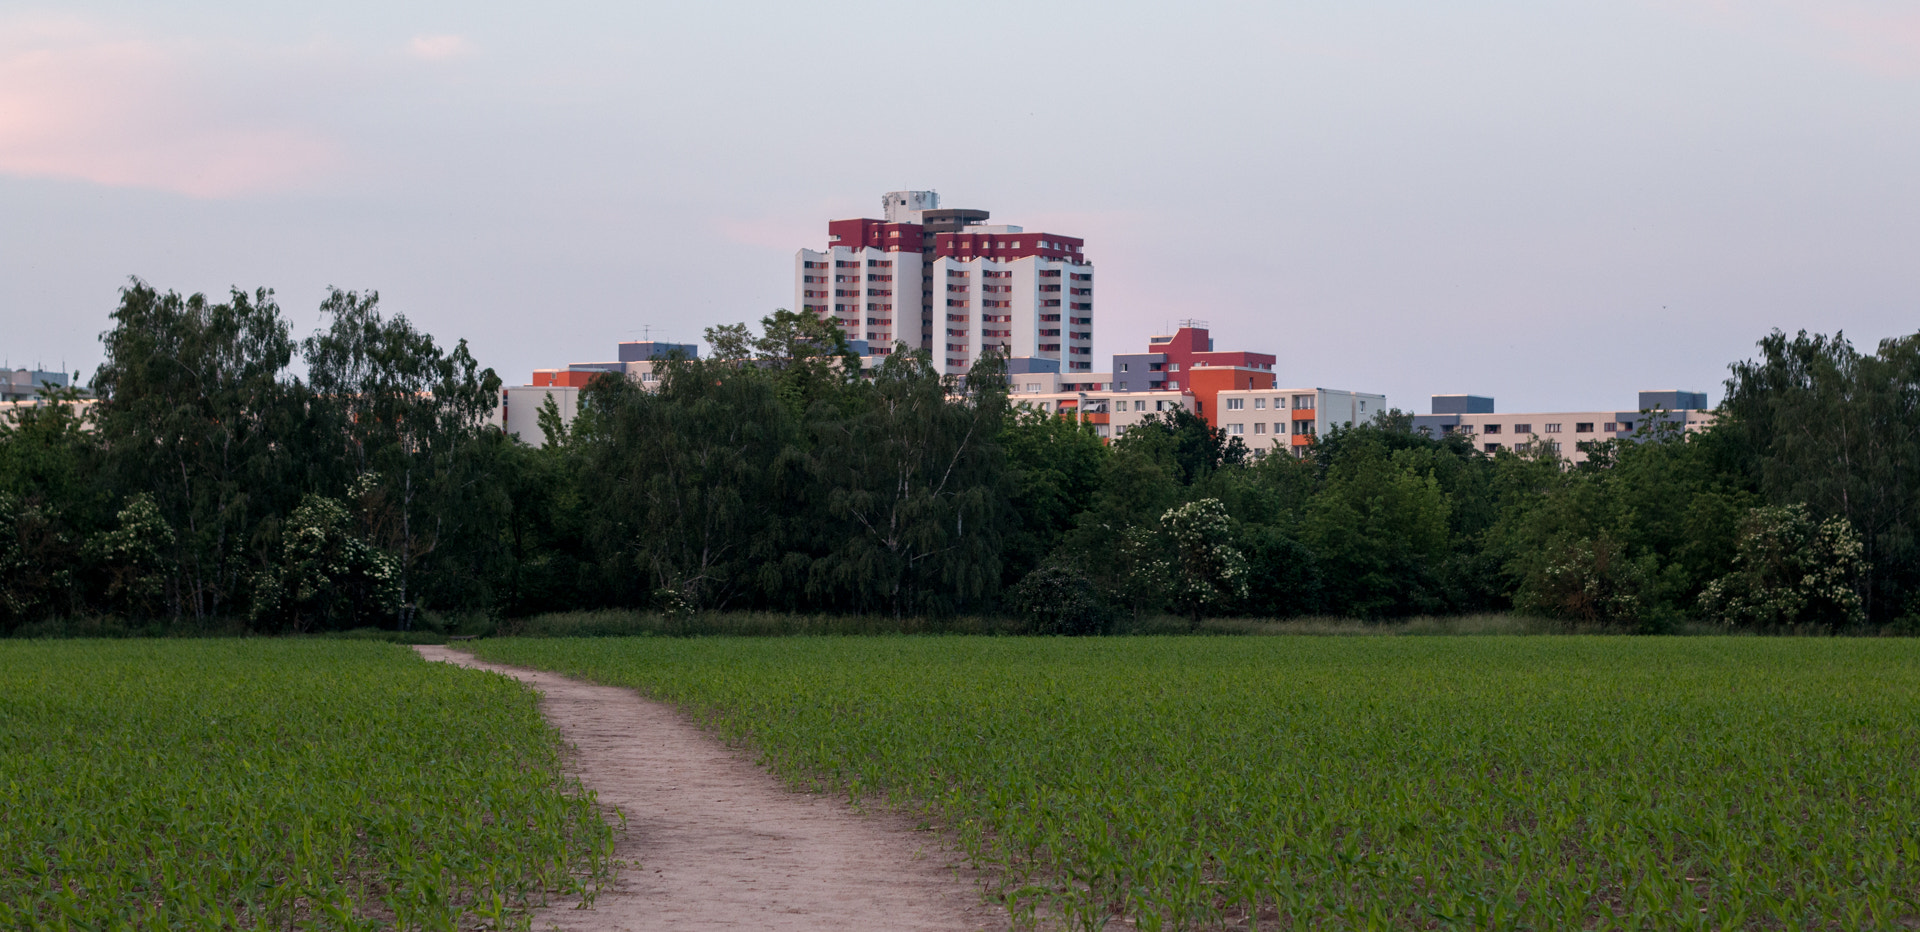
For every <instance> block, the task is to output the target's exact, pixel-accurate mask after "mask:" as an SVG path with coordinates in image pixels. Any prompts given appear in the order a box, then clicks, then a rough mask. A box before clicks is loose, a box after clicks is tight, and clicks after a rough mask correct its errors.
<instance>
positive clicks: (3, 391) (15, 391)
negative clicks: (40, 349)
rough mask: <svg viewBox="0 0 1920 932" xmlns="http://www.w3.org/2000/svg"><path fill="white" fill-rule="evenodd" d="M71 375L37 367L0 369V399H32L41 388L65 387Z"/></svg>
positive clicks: (38, 393)
mask: <svg viewBox="0 0 1920 932" xmlns="http://www.w3.org/2000/svg"><path fill="white" fill-rule="evenodd" d="M70 378H71V376H69V375H67V373H65V372H44V371H41V370H39V369H14V370H11V371H6V370H0V401H32V400H33V399H35V398H38V397H39V396H40V389H42V388H66V387H67V386H68V385H69V384H71V383H70V382H69V379H70Z"/></svg>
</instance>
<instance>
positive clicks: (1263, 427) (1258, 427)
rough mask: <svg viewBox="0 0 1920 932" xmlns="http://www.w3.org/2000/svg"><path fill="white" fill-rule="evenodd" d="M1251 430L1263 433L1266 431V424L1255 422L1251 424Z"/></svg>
mask: <svg viewBox="0 0 1920 932" xmlns="http://www.w3.org/2000/svg"><path fill="white" fill-rule="evenodd" d="M1253 432H1254V433H1256V434H1264V433H1266V432H1267V425H1265V424H1255V425H1253Z"/></svg>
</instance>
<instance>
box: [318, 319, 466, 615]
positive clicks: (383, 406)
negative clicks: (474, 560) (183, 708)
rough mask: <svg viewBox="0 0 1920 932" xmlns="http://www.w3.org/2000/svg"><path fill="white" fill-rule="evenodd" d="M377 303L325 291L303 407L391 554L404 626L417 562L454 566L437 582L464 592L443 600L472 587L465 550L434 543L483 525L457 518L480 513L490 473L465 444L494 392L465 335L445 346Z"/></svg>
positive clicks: (372, 533)
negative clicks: (319, 421) (334, 448)
mask: <svg viewBox="0 0 1920 932" xmlns="http://www.w3.org/2000/svg"><path fill="white" fill-rule="evenodd" d="M379 303H380V296H379V294H378V293H375V292H369V293H367V294H366V295H364V296H363V295H360V294H358V293H356V292H351V291H341V290H339V289H337V288H335V289H330V290H329V293H328V295H327V298H326V300H325V301H323V302H322V303H321V305H320V310H321V313H323V314H326V315H328V316H329V317H330V318H331V320H330V322H329V324H328V327H327V329H325V330H323V331H320V332H318V333H315V334H314V335H313V336H311V337H309V338H308V339H307V340H306V341H305V342H304V343H303V344H302V349H303V350H304V353H305V358H306V362H307V370H308V378H309V380H310V382H311V385H312V388H313V392H314V394H315V396H316V401H315V404H314V405H313V409H314V411H315V413H316V414H320V413H322V412H325V413H326V414H330V415H331V418H330V419H325V422H326V423H327V427H328V429H329V430H330V432H331V433H332V434H333V435H334V436H337V437H339V438H341V439H342V440H343V441H344V444H345V452H346V454H347V455H346V458H345V459H346V463H347V465H348V466H349V467H350V469H351V474H350V475H349V476H346V477H342V479H344V480H345V481H347V482H354V483H359V485H358V488H360V489H361V492H360V493H359V495H360V497H361V499H362V501H360V502H359V505H360V507H361V511H362V513H363V514H364V515H366V521H367V522H368V524H369V527H368V528H367V533H368V536H369V539H371V540H373V541H376V542H377V543H378V545H379V546H381V547H382V548H383V549H385V550H386V551H387V552H389V553H391V554H394V555H395V557H396V559H397V563H398V566H399V578H398V581H397V585H398V598H399V601H400V604H401V605H402V606H405V607H408V608H409V612H408V613H407V614H403V615H402V616H401V618H402V626H403V627H404V626H405V623H406V620H407V618H408V617H409V615H410V613H411V611H410V609H411V606H412V605H413V603H414V602H415V601H417V600H418V598H419V595H420V593H419V591H418V590H419V586H418V585H417V584H416V583H415V577H416V575H417V573H418V567H419V566H420V565H421V564H422V563H423V562H425V561H432V560H434V559H435V558H436V557H449V558H451V559H450V560H448V561H447V562H449V563H451V564H453V565H452V566H447V567H445V569H446V570H447V572H442V573H441V574H439V575H440V578H442V579H446V580H449V581H452V580H455V579H460V578H461V577H463V576H465V579H466V583H467V584H466V585H463V586H450V587H448V590H449V591H447V592H445V593H444V594H446V595H448V596H449V597H450V600H455V601H457V600H460V599H461V596H460V594H459V593H460V590H461V589H465V590H468V591H472V590H474V589H477V588H479V587H477V586H474V585H472V582H473V577H471V576H467V575H465V574H462V573H460V572H458V569H463V568H464V569H471V568H472V567H471V562H470V559H469V558H468V555H467V554H464V553H445V554H443V553H442V552H441V548H442V547H443V546H445V545H447V544H448V543H449V542H455V541H457V542H459V543H458V544H456V545H455V546H454V547H452V548H450V549H452V550H454V551H461V550H469V549H472V548H475V547H478V546H480V543H479V542H480V540H482V539H483V538H484V537H485V535H487V534H488V533H491V532H492V530H493V529H491V528H485V527H471V526H469V525H468V523H467V521H466V520H465V519H467V518H469V517H472V516H476V515H480V514H484V513H485V511H484V509H477V508H476V507H474V505H475V502H474V498H475V497H476V493H478V492H479V489H480V486H482V485H483V484H484V483H485V482H486V481H488V479H489V478H490V477H488V476H486V475H485V474H483V473H481V472H479V471H478V470H476V469H474V468H473V455H472V450H471V447H472V446H473V444H474V443H475V442H476V440H477V438H478V436H479V433H480V426H481V422H482V420H483V419H484V418H485V416H486V415H487V413H488V412H490V411H492V410H493V407H494V405H495V404H496V402H497V400H498V398H499V396H500V379H499V377H498V376H496V375H495V374H494V372H493V370H492V369H482V368H481V367H480V366H479V364H478V363H477V362H476V361H475V360H474V358H473V356H472V354H471V353H469V352H468V350H467V344H466V341H465V340H462V341H460V342H459V343H458V344H457V345H456V346H455V347H454V349H453V350H452V351H451V352H446V351H443V350H441V349H440V347H439V345H438V344H437V343H435V342H434V339H433V337H432V336H431V335H429V334H426V333H423V332H421V331H419V330H416V329H414V327H413V325H412V324H411V323H410V322H409V321H408V320H407V318H406V316H405V315H398V314H397V315H394V316H392V317H384V316H382V315H381V313H380V311H379ZM368 478H370V479H371V480H372V481H371V482H362V481H361V480H363V479H368ZM336 481H340V480H336ZM343 484H344V483H343ZM462 564H467V565H466V566H462ZM476 595H477V594H476Z"/></svg>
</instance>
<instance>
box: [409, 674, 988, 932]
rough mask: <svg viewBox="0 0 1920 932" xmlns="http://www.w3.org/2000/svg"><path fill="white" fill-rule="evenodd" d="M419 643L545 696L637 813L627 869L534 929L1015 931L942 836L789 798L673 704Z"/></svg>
mask: <svg viewBox="0 0 1920 932" xmlns="http://www.w3.org/2000/svg"><path fill="white" fill-rule="evenodd" d="M414 649H415V650H418V651H419V652H420V655H421V656H423V657H425V658H427V659H428V660H440V661H446V662H449V663H456V664H460V665H462V666H467V667H473V668H475V669H480V670H492V671H495V672H497V673H505V674H507V675H508V676H512V677H515V678H517V679H520V680H522V681H524V682H527V683H530V684H532V685H533V686H534V688H536V689H538V690H540V692H541V693H542V698H541V702H540V707H541V710H542V711H543V712H544V713H545V714H546V716H547V720H548V721H550V722H552V723H553V724H554V727H556V728H558V729H559V730H560V733H561V734H562V735H564V736H565V737H566V740H567V741H568V742H570V743H571V744H573V745H575V746H576V747H577V748H578V754H577V755H576V756H575V758H574V760H573V763H574V766H575V767H576V768H577V772H578V775H579V777H580V779H581V780H582V781H583V782H585V783H586V785H587V786H588V787H591V788H592V789H594V790H595V791H597V792H598V793H599V795H600V801H601V802H602V803H603V804H606V805H610V806H618V807H619V808H620V810H621V811H622V812H624V813H626V816H627V833H626V835H625V836H624V837H623V838H622V840H621V841H620V843H619V852H618V856H619V857H620V858H622V859H624V860H625V861H627V862H628V864H629V865H630V866H629V867H628V869H627V870H625V871H623V872H621V875H620V878H619V879H618V881H616V882H615V884H614V886H613V888H612V889H611V890H609V891H607V892H605V893H603V894H601V896H600V898H599V899H598V900H597V901H595V903H594V906H593V908H592V909H587V910H575V909H568V908H564V907H563V908H558V909H549V910H544V911H542V912H541V913H539V914H538V915H536V916H535V917H534V921H533V927H534V928H535V929H549V928H553V927H556V926H557V927H559V928H561V929H581V930H593V932H612V930H629V932H641V930H646V932H654V930H682V929H685V930H696V929H697V930H709V929H756V930H768V932H786V930H801V929H821V930H833V932H864V930H868V929H873V930H900V932H912V930H928V932H932V930H942V932H947V930H952V932H972V930H980V929H1004V928H1006V927H1007V920H1006V913H1005V912H1004V911H1003V910H1001V909H999V908H997V907H992V906H988V905H986V904H983V903H982V902H981V901H980V897H979V894H978V893H977V892H976V890H977V887H976V886H975V884H976V880H975V878H974V875H973V874H971V873H970V872H969V871H968V870H967V869H966V868H965V867H964V865H961V864H960V863H959V859H958V858H957V857H956V856H954V855H953V854H952V852H951V851H949V850H948V849H947V848H945V847H944V846H943V845H942V844H941V842H940V839H939V838H938V837H936V836H934V835H932V834H930V833H923V832H913V831H910V830H909V827H908V826H906V825H902V824H900V820H898V819H894V818H891V817H887V816H862V815H860V814H858V813H856V812H854V811H853V810H852V809H850V808H849V807H848V806H847V805H846V804H845V803H843V802H841V801H839V800H838V799H836V798H830V797H822V796H811V795H807V794H802V793H792V792H788V791H787V789H786V788H785V787H784V786H782V785H781V784H780V782H779V781H778V780H776V779H775V778H774V777H773V776H772V775H770V774H768V773H767V772H766V771H765V770H762V769H761V768H760V767H758V766H756V765H754V764H753V763H751V762H750V761H747V760H744V759H742V758H741V757H739V756H737V755H735V754H734V753H733V752H731V751H730V750H728V749H727V748H726V747H725V746H724V745H722V744H721V743H720V742H718V741H716V740H714V739H713V738H712V737H711V736H709V735H707V734H706V733H704V732H702V731H700V730H699V729H698V728H696V727H694V726H693V725H691V724H689V723H688V722H687V721H686V720H685V719H684V718H682V717H681V715H680V714H679V713H678V712H676V711H674V709H673V708H672V707H670V706H668V705H666V704H664V703H660V702H654V701H652V700H649V699H643V698H641V697H640V696H639V695H638V694H637V693H635V692H633V691H632V690H627V689H618V688H614V687H610V686H593V685H589V684H587V683H583V682H580V681H578V680H573V679H568V678H567V677H564V676H559V675H557V674H553V673H545V672H541V671H537V670H527V669H523V668H519V667H507V666H501V665H498V664H491V663H486V662H484V661H481V660H478V659H476V658H474V657H473V655H471V654H467V653H464V652H460V651H454V650H449V649H447V648H445V647H434V646H420V647H416V648H414ZM633 865H637V866H633Z"/></svg>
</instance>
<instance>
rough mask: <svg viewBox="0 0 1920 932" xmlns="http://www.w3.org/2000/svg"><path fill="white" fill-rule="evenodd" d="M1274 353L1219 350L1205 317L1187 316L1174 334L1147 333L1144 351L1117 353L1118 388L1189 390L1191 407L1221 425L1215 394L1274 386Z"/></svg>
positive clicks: (1115, 375) (1115, 385)
mask: <svg viewBox="0 0 1920 932" xmlns="http://www.w3.org/2000/svg"><path fill="white" fill-rule="evenodd" d="M1274 361H1275V357H1274V356H1273V354H1271V353H1251V352H1246V351H1242V350H1232V351H1217V350H1215V349H1214V348H1213V336H1212V334H1211V333H1210V332H1209V331H1208V329H1207V324H1206V322H1205V321H1199V320H1183V321H1181V322H1180V327H1179V329H1177V330H1175V331H1174V332H1173V333H1171V334H1167V335H1162V336H1150V337H1148V338H1147V351H1146V352H1144V353H1124V354H1119V355H1115V356H1114V357H1113V372H1112V373H1111V374H1110V377H1111V379H1112V381H1113V390H1114V391H1115V392H1159V391H1175V392H1186V393H1188V394H1190V395H1192V396H1193V412H1194V413H1195V414H1198V415H1200V416H1201V417H1204V418H1206V419H1207V423H1208V424H1211V425H1213V426H1214V427H1219V426H1221V423H1222V422H1221V421H1220V419H1219V417H1218V413H1219V405H1218V404H1217V403H1216V401H1215V396H1217V395H1218V394H1219V393H1221V392H1223V391H1239V390H1246V389H1264V388H1272V387H1273V384H1274V374H1273V364H1274Z"/></svg>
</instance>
